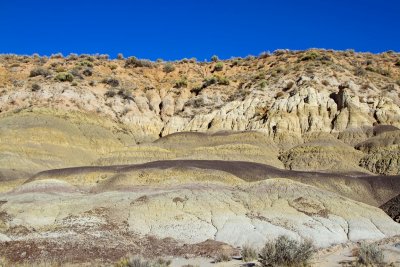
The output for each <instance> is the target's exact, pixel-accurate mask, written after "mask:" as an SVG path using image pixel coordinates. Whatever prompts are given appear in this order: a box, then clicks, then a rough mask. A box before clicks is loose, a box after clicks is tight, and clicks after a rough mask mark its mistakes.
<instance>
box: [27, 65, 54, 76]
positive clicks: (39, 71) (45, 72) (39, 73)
mask: <svg viewBox="0 0 400 267" xmlns="http://www.w3.org/2000/svg"><path fill="white" fill-rule="evenodd" d="M50 75H51V72H50V71H49V70H48V69H45V68H40V67H39V68H34V69H33V70H31V72H30V74H29V77H36V76H43V77H47V76H50Z"/></svg>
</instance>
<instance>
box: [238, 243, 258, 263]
mask: <svg viewBox="0 0 400 267" xmlns="http://www.w3.org/2000/svg"><path fill="white" fill-rule="evenodd" d="M241 255H242V260H243V261H244V262H249V261H253V260H256V259H257V258H258V253H257V250H256V249H255V248H253V247H252V246H249V245H244V246H243V247H242V252H241Z"/></svg>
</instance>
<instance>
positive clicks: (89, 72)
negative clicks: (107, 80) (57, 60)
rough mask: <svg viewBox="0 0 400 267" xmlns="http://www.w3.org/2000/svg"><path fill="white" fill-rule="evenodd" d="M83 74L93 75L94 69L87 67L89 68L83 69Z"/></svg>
mask: <svg viewBox="0 0 400 267" xmlns="http://www.w3.org/2000/svg"><path fill="white" fill-rule="evenodd" d="M82 74H83V75H85V76H92V75H93V71H92V69H89V68H87V69H85V70H83V71H82Z"/></svg>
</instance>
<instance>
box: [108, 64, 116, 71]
mask: <svg viewBox="0 0 400 267" xmlns="http://www.w3.org/2000/svg"><path fill="white" fill-rule="evenodd" d="M108 67H109V68H110V70H115V69H117V68H118V66H117V65H115V64H110V65H109V66H108Z"/></svg>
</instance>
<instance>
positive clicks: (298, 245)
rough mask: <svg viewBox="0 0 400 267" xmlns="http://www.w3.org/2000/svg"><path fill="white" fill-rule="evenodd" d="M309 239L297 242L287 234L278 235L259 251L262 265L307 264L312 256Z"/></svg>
mask: <svg viewBox="0 0 400 267" xmlns="http://www.w3.org/2000/svg"><path fill="white" fill-rule="evenodd" d="M313 253H314V251H313V245H312V243H311V241H304V242H298V241H296V240H293V239H290V238H288V237H287V236H279V237H278V238H277V239H276V240H275V241H272V242H268V243H266V244H265V246H264V247H263V248H262V250H261V252H260V255H259V256H260V263H261V265H262V266H288V267H294V266H296V267H297V266H307V265H308V264H309V261H310V259H311V258H312V256H313Z"/></svg>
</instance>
